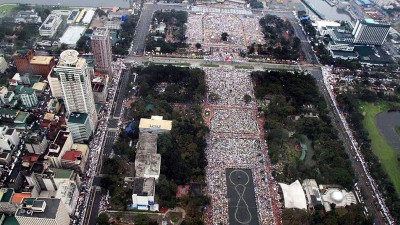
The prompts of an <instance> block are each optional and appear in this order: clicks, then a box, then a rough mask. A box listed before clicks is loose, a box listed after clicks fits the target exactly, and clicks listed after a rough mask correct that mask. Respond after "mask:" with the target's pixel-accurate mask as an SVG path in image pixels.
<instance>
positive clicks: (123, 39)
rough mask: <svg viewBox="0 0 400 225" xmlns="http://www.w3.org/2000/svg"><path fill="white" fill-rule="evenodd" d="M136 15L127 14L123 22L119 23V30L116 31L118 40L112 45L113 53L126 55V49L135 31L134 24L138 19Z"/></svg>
mask: <svg viewBox="0 0 400 225" xmlns="http://www.w3.org/2000/svg"><path fill="white" fill-rule="evenodd" d="M139 16H140V14H138V15H132V14H130V15H128V17H127V18H126V20H125V22H123V23H122V24H121V30H118V31H117V37H118V41H117V43H115V46H113V48H112V51H113V54H117V55H127V54H128V53H129V52H128V49H129V48H130V45H131V43H132V41H133V34H134V33H135V28H136V25H137V23H138V21H139Z"/></svg>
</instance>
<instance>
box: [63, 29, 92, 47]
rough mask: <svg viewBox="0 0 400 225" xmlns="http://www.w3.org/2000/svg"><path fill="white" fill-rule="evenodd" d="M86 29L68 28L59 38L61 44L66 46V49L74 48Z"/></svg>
mask: <svg viewBox="0 0 400 225" xmlns="http://www.w3.org/2000/svg"><path fill="white" fill-rule="evenodd" d="M85 31H86V27H84V26H69V27H68V29H67V30H66V31H65V32H64V34H63V36H62V37H61V38H60V43H61V44H66V45H67V46H68V48H75V47H76V43H77V42H78V40H79V39H80V38H81V37H82V35H84V34H85Z"/></svg>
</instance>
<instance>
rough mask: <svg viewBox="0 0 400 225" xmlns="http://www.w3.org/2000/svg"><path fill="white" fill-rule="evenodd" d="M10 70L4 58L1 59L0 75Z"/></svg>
mask: <svg viewBox="0 0 400 225" xmlns="http://www.w3.org/2000/svg"><path fill="white" fill-rule="evenodd" d="M7 68H8V64H7V62H6V60H5V59H4V57H0V73H4V72H5V71H6V69H7Z"/></svg>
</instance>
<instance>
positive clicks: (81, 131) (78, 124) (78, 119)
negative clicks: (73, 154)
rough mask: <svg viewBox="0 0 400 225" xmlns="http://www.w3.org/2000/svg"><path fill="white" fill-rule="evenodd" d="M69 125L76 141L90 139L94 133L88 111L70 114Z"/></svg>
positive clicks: (80, 141)
mask: <svg viewBox="0 0 400 225" xmlns="http://www.w3.org/2000/svg"><path fill="white" fill-rule="evenodd" d="M67 125H68V128H69V130H70V131H71V134H72V139H73V140H74V142H76V143H82V142H84V141H87V140H89V137H90V136H91V135H92V129H91V126H90V121H89V116H88V114H87V113H78V112H73V113H71V114H70V115H69V117H68V120H67Z"/></svg>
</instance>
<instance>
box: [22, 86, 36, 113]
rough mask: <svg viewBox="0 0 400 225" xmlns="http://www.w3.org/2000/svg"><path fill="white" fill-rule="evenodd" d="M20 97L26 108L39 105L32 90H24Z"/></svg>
mask: <svg viewBox="0 0 400 225" xmlns="http://www.w3.org/2000/svg"><path fill="white" fill-rule="evenodd" d="M19 97H20V98H21V102H22V104H23V105H24V106H25V107H28V108H31V107H34V106H37V104H38V99H37V96H36V93H35V91H34V90H33V89H32V88H27V87H25V88H22V90H21V93H20V94H19Z"/></svg>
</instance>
